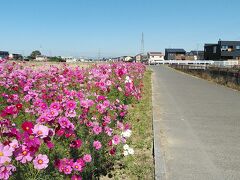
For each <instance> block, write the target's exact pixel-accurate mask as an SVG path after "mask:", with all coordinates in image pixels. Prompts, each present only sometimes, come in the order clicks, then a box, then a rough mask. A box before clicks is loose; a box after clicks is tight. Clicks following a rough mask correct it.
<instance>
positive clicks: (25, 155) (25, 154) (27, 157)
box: [15, 145, 33, 164]
mask: <svg viewBox="0 0 240 180" xmlns="http://www.w3.org/2000/svg"><path fill="white" fill-rule="evenodd" d="M15 156H16V160H17V161H20V162H21V163H23V164H25V163H27V162H29V161H32V159H33V157H32V156H31V153H30V151H29V150H28V149H27V146H24V145H23V146H22V147H21V149H19V150H17V152H16V155H15Z"/></svg>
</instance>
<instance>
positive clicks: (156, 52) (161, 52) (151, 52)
mask: <svg viewBox="0 0 240 180" xmlns="http://www.w3.org/2000/svg"><path fill="white" fill-rule="evenodd" d="M148 54H160V55H162V54H163V53H162V52H148Z"/></svg>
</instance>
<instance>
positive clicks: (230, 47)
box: [204, 40, 240, 61]
mask: <svg viewBox="0 0 240 180" xmlns="http://www.w3.org/2000/svg"><path fill="white" fill-rule="evenodd" d="M204 59H206V60H218V61H219V60H220V61H224V60H230V59H237V60H240V41H222V40H219V41H218V43H217V44H205V45H204Z"/></svg>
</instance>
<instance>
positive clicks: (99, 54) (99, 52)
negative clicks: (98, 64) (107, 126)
mask: <svg viewBox="0 0 240 180" xmlns="http://www.w3.org/2000/svg"><path fill="white" fill-rule="evenodd" d="M100 57H101V51H100V49H98V61H100Z"/></svg>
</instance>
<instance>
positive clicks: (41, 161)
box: [33, 154, 49, 169]
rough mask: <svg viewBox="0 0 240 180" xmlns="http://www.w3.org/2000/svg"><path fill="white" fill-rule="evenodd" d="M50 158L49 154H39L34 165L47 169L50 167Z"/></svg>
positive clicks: (37, 167)
mask: <svg viewBox="0 0 240 180" xmlns="http://www.w3.org/2000/svg"><path fill="white" fill-rule="evenodd" d="M48 162H49V159H48V157H47V155H42V154H39V155H37V156H36V157H35V159H34V160H33V165H34V168H35V169H46V168H47V167H48Z"/></svg>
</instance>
